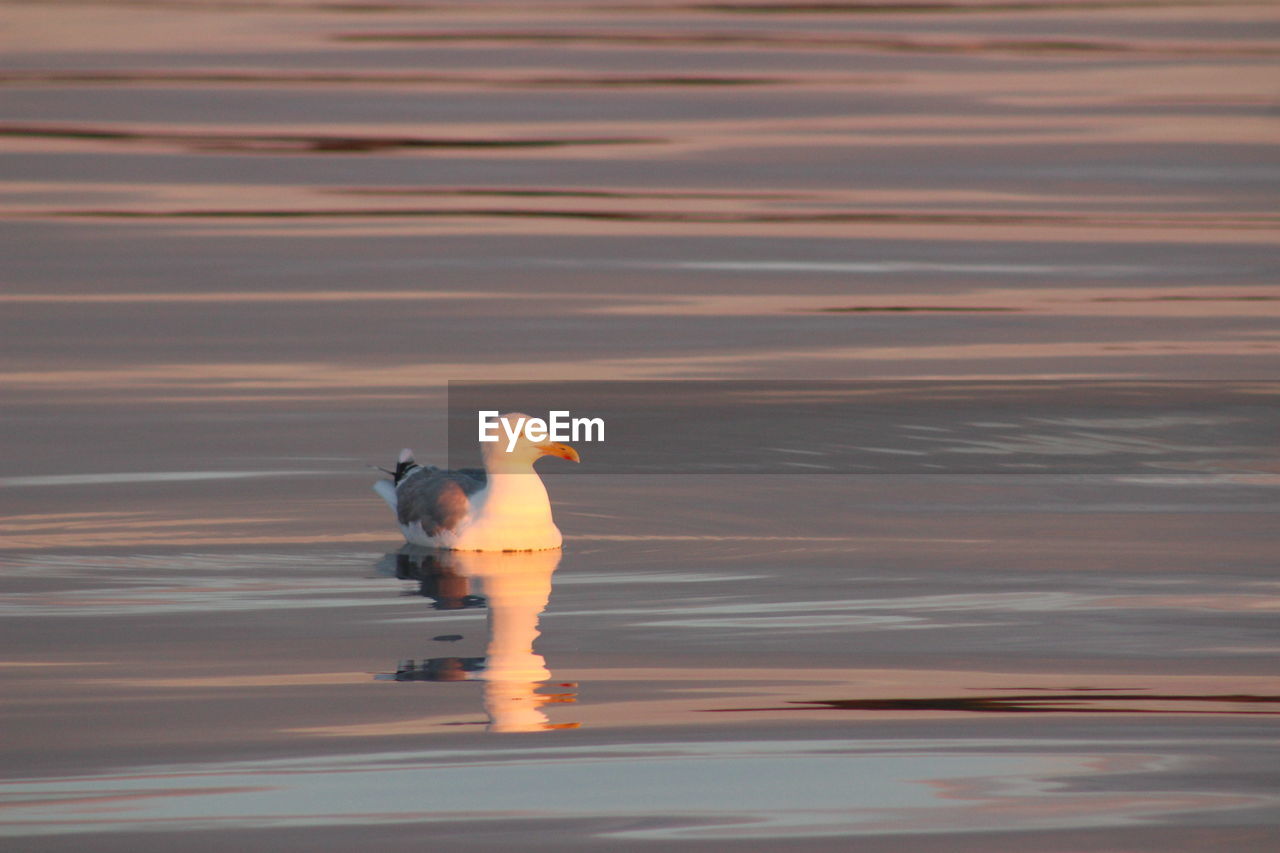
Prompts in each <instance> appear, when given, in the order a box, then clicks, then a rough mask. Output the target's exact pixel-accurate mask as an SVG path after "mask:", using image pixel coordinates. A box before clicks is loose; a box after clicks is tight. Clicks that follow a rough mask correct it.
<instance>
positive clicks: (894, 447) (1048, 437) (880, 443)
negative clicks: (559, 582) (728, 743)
mask: <svg viewBox="0 0 1280 853" xmlns="http://www.w3.org/2000/svg"><path fill="white" fill-rule="evenodd" d="M1278 403H1280V382H1260V381H1243V380H1242V381H1151V382H1142V381H1138V382H1133V381H1104V382H1099V381H1030V382H1028V381H1009V382H996V381H990V382H988V381H898V380H886V381H848V382H846V381H826V380H816V381H798V380H777V381H773V380H769V381H757V380H742V381H738V380H724V381H681V380H673V381H619V382H595V381H593V382H451V383H449V465H450V467H467V466H473V465H478V464H479V462H480V452H479V442H478V434H479V427H480V413H481V412H486V411H488V412H503V413H507V412H521V413H524V414H527V415H529V416H531V417H535V418H539V419H542V420H544V421H549V420H551V415H550V413H552V412H561V413H565V414H563V415H561V416H560V417H561V419H562V420H564V421H565V431H564V432H565V434H564V436H563V437H564V438H565V439H566V443H568V444H571V445H573V446H574V447H575V448H576V449H577V450H578V452H579V453H580V454H581V457H582V464H581V465H572V464H564V463H559V462H557V461H555V460H551V461H547V462H543V463H541V465H540V470H543V471H547V472H550V471H553V470H554V471H555V472H556V473H593V474H602V473H603V474H628V473H642V474H656V473H662V474H712V473H716V474H723V473H751V474H819V473H826V474H1014V473H1030V474H1159V473H1170V472H1182V473H1222V472H1276V471H1280V460H1278V458H1277V442H1276V437H1277V436H1280V406H1278V405H1277V404H1278ZM573 419H591V420H593V421H594V420H595V419H598V421H599V422H602V423H603V440H599V438H600V437H599V435H598V433H599V430H598V429H593V430H592V432H591V433H590V434H588V433H587V432H586V429H585V427H586V424H584V423H580V424H579V430H578V432H579V434H578V440H577V441H574V440H573V439H572V436H571V431H572V430H571V421H572V420H573ZM491 423H492V421H491ZM592 426H593V427H595V426H597V424H596V423H593V424H592ZM490 434H496V435H497V436H498V437H499V440H500V441H501V442H503V444H504V445H505V442H506V441H507V438H506V436H505V435H504V434H503V431H502V429H501V428H500V426H497V425H494V427H493V428H492V429H491V431H490Z"/></svg>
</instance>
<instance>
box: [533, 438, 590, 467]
mask: <svg viewBox="0 0 1280 853" xmlns="http://www.w3.org/2000/svg"><path fill="white" fill-rule="evenodd" d="M538 449H539V450H541V451H542V455H543V456H559V457H560V458H561V459H568V460H569V461H570V462H581V461H582V459H580V458H579V457H578V451H576V450H574V449H573V448H572V447H570V446H569V445H567V444H561V443H559V442H558V441H553V442H551V443H549V444H539V445H538Z"/></svg>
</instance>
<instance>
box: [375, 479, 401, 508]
mask: <svg viewBox="0 0 1280 853" xmlns="http://www.w3.org/2000/svg"><path fill="white" fill-rule="evenodd" d="M373 490H374V491H375V492H377V493H378V497H380V498H382V499H383V500H384V501H386V502H387V506H389V507H391V511H392V512H396V511H398V510H399V508H400V502H399V501H398V500H397V499H396V487H395V485H394V484H393V483H392V482H391V481H390V480H379V481H378V482H376V483H374V484H373Z"/></svg>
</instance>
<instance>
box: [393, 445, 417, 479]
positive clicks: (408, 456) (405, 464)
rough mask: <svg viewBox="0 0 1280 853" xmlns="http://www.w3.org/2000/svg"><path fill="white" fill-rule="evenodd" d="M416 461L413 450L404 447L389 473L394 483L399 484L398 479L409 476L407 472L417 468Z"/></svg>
mask: <svg viewBox="0 0 1280 853" xmlns="http://www.w3.org/2000/svg"><path fill="white" fill-rule="evenodd" d="M419 467H421V466H419V465H418V463H417V462H415V461H414V459H413V451H412V450H410V449H409V448H407V447H406V448H405V449H404V450H401V451H400V459H399V460H398V461H397V462H396V470H395V471H393V472H392V473H391V476H392V477H393V478H394V479H395V485H397V486H398V485H400V481H401V480H403V479H404V478H405V477H407V476H409V472H410V471H412V470H413V469H415V468H419Z"/></svg>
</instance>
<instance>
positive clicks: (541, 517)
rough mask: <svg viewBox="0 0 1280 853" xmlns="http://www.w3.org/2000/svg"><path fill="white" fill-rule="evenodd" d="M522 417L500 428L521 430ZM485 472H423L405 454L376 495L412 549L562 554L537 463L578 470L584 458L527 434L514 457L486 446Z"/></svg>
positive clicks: (509, 417) (510, 417) (500, 446)
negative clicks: (575, 465) (557, 462)
mask: <svg viewBox="0 0 1280 853" xmlns="http://www.w3.org/2000/svg"><path fill="white" fill-rule="evenodd" d="M521 418H524V419H525V420H526V421H527V420H528V416H526V415H522V414H520V413H518V412H513V413H510V414H506V415H502V416H501V418H500V419H501V420H504V421H508V422H509V423H511V424H519V423H520V422H521V421H520V419H521ZM480 450H481V454H482V455H483V457H484V467H483V468H458V469H456V470H446V469H444V468H437V467H435V466H434V465H419V464H418V463H417V462H416V461H414V458H413V451H411V450H409V449H407V448H406V449H404V450H402V451H400V458H399V461H398V462H397V463H396V468H395V470H394V471H388V472H387V473H388V474H391V479H390V480H379V481H378V482H377V483H375V484H374V486H373V490H374V491H375V492H377V493H378V495H379V496H380V497H381V498H382V499H383V500H385V501H386V502H387V504H388V505H389V506H390V507H391V509H392V511H393V512H394V513H395V514H396V521H398V522H399V524H400V530H401V531H403V533H404V538H405V541H407V542H408V543H409V544H411V545H425V546H427V547H430V548H443V549H446V550H451V551H544V550H549V549H552V548H559V547H560V546H561V543H562V542H563V537H562V536H561V535H560V529H559V528H558V527H556V524H555V521H553V520H552V518H551V501H550V500H549V499H548V497H547V487H546V486H544V485H543V484H542V478H541V477H539V476H538V473H537V472H536V471H534V470H533V463H534V462H537V461H538V460H539V459H541V458H542V457H543V456H558V457H560V458H561V459H568V460H569V461H571V462H578V461H580V459H579V458H578V451H576V450H574V449H573V448H572V447H570V446H569V445H567V444H560V443H559V442H555V441H547V442H542V443H534V442H532V441H529V440H528V439H527V438H526V437H525V435H524V432H523V431H521V433H520V436H519V438H518V439H517V440H516V442H515V444H514V446H513V447H512V448H511V450H510V451H508V450H507V447H506V443H505V442H501V441H497V442H485V443H482V444H481V445H480Z"/></svg>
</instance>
